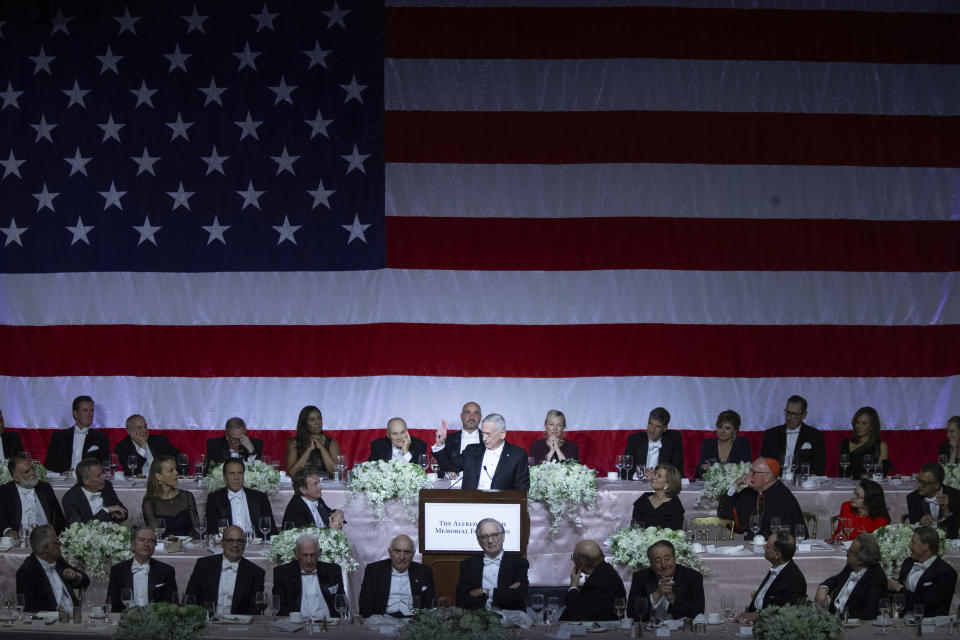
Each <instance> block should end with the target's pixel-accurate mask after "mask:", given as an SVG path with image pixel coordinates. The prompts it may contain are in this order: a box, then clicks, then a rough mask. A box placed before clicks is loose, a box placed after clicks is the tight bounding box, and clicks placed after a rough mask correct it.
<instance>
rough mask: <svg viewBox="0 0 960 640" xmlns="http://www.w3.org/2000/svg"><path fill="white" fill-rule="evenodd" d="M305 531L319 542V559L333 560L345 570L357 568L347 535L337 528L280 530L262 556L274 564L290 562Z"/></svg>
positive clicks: (357, 564)
mask: <svg viewBox="0 0 960 640" xmlns="http://www.w3.org/2000/svg"><path fill="white" fill-rule="evenodd" d="M305 533H308V534H310V535H312V536H313V537H314V538H316V539H317V541H318V542H319V543H320V560H322V561H324V562H335V563H337V564H338V565H340V568H341V569H346V570H347V571H356V570H357V568H359V566H360V565H359V563H358V562H357V561H356V560H355V559H354V557H353V555H352V554H351V553H350V543H349V542H348V541H347V535H346V534H345V533H344V532H343V531H340V530H337V529H320V528H317V527H300V528H299V529H288V530H287V531H281V532H280V533H278V534H277V535H275V536H273V538H271V539H270V548H269V549H267V551H266V552H265V553H264V557H265V558H266V559H267V560H268V561H269V562H272V563H274V564H285V563H287V562H290V561H291V560H293V548H294V547H295V546H296V544H297V538H299V537H300V536H301V535H303V534H305Z"/></svg>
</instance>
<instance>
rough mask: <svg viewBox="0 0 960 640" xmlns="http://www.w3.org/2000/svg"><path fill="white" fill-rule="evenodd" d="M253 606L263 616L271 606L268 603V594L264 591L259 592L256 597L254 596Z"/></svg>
mask: <svg viewBox="0 0 960 640" xmlns="http://www.w3.org/2000/svg"><path fill="white" fill-rule="evenodd" d="M253 604H254V606H255V607H256V608H257V611H259V612H260V615H261V616H262V615H263V612H264V611H265V610H266V608H267V607H268V606H269V603H268V602H267V594H266V592H264V591H257V593H256V595H255V596H253Z"/></svg>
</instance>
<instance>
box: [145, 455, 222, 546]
mask: <svg viewBox="0 0 960 640" xmlns="http://www.w3.org/2000/svg"><path fill="white" fill-rule="evenodd" d="M142 508H143V522H144V524H146V525H147V526H148V527H154V528H156V526H157V518H163V523H164V532H165V533H166V534H167V535H172V536H192V535H193V533H194V531H196V530H197V501H196V499H194V497H193V493H191V492H190V491H183V490H181V489H180V488H179V487H178V486H177V461H176V459H175V458H174V457H173V456H171V455H159V456H157V457H156V458H154V459H153V462H152V463H151V464H150V472H149V474H148V475H147V491H146V494H145V495H144V496H143V507H142ZM216 524H217V523H216V522H212V523H211V525H210V526H211V527H212V526H216Z"/></svg>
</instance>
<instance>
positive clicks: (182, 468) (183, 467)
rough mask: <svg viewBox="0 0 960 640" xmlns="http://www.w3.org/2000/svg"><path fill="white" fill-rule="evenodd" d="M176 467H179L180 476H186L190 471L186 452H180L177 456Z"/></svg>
mask: <svg viewBox="0 0 960 640" xmlns="http://www.w3.org/2000/svg"><path fill="white" fill-rule="evenodd" d="M177 469H179V472H180V475H181V476H186V475H187V473H188V472H189V471H190V458H188V457H187V454H185V453H181V454H180V455H178V456H177Z"/></svg>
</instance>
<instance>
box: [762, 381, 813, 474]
mask: <svg viewBox="0 0 960 640" xmlns="http://www.w3.org/2000/svg"><path fill="white" fill-rule="evenodd" d="M806 417H807V401H806V400H805V399H804V398H802V397H801V396H790V397H789V398H788V399H787V406H786V408H785V409H784V410H783V424H781V425H780V426H777V427H771V428H770V429H767V430H766V431H764V432H763V441H762V443H761V445H760V455H761V456H763V457H764V458H773V459H775V460H777V461H778V462H780V464H781V465H783V464H786V463H787V458H788V457H789V458H790V460H791V462H792V463H793V464H797V465H800V464H809V465H810V473H812V474H813V475H815V476H822V475H824V474H825V473H826V469H827V448H826V445H824V442H823V432H822V431H820V430H818V429H814V428H813V427H811V426H810V425H808V424H805V423H804V422H803V420H804V418H806Z"/></svg>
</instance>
